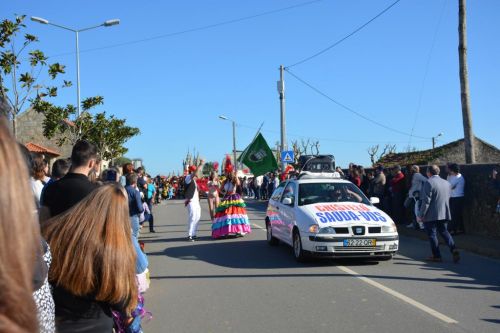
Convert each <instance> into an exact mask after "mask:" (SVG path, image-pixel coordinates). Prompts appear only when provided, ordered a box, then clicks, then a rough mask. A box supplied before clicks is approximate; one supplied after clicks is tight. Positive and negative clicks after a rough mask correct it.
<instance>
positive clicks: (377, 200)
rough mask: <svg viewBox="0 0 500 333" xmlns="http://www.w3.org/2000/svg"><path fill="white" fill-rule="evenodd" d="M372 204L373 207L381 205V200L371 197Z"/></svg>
mask: <svg viewBox="0 0 500 333" xmlns="http://www.w3.org/2000/svg"><path fill="white" fill-rule="evenodd" d="M370 202H371V203H372V205H376V204H378V203H380V199H379V198H378V197H371V198H370Z"/></svg>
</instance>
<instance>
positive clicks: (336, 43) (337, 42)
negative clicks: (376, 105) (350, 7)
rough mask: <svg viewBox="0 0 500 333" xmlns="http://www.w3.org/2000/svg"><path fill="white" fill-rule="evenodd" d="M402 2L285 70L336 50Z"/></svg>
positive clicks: (394, 3) (387, 8)
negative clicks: (335, 48)
mask: <svg viewBox="0 0 500 333" xmlns="http://www.w3.org/2000/svg"><path fill="white" fill-rule="evenodd" d="M400 1H401V0H396V1H395V2H393V3H392V4H391V5H389V6H388V7H386V8H385V9H384V10H383V11H381V12H380V13H378V14H377V15H375V16H374V17H372V18H371V19H370V20H369V21H367V22H366V23H364V24H362V25H361V26H359V27H358V28H356V29H355V30H354V31H353V32H351V33H349V34H348V35H346V36H344V37H343V38H341V39H339V40H338V41H336V42H335V43H333V44H331V45H329V46H327V47H326V48H324V49H322V50H321V51H319V52H316V53H315V54H313V55H311V56H309V57H307V58H304V59H302V60H300V61H297V62H296V63H294V64H292V65H289V66H286V67H285V68H292V67H294V66H297V65H300V64H303V63H305V62H307V61H309V60H311V59H314V58H316V57H317V56H320V55H322V54H323V53H325V52H327V51H329V50H331V49H332V48H334V47H335V46H337V45H339V44H340V43H342V42H343V41H345V40H346V39H348V38H349V37H352V36H354V35H355V34H356V33H358V32H359V31H361V30H362V29H363V28H365V27H366V26H367V25H369V24H370V23H372V22H373V21H375V20H376V19H377V18H379V17H380V16H382V15H383V14H384V13H385V12H387V11H388V10H389V9H391V8H392V7H394V6H395V5H396V4H397V3H398V2H400Z"/></svg>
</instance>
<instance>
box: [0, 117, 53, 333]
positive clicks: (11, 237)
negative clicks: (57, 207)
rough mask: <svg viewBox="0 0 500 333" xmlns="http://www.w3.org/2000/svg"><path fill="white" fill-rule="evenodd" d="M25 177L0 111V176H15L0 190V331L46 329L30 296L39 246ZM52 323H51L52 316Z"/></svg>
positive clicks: (19, 157) (19, 154)
mask: <svg viewBox="0 0 500 333" xmlns="http://www.w3.org/2000/svg"><path fill="white" fill-rule="evenodd" d="M28 177H29V173H28V168H27V166H26V163H24V158H23V156H22V154H21V152H20V150H19V146H18V145H17V144H16V141H15V140H14V138H13V137H12V135H11V134H10V133H9V129H8V126H7V121H6V119H5V118H4V117H2V116H1V115H0V178H2V179H17V180H18V181H6V182H5V184H4V186H3V189H2V191H0V263H1V264H0V285H1V286H2V287H1V288H0V331H1V332H23V333H24V332H26V333H27V332H47V331H49V330H44V326H45V325H44V323H43V322H40V324H39V323H38V321H37V308H36V306H35V301H34V299H33V282H34V278H33V277H34V276H36V274H35V272H36V269H35V267H38V266H39V265H36V264H35V263H36V262H37V263H38V261H37V259H36V257H37V256H36V253H37V252H41V251H42V249H41V247H40V234H39V228H38V223H37V220H36V214H34V211H35V209H36V207H35V202H34V200H33V195H32V192H31V189H30V186H29V181H28ZM38 275H39V274H38ZM45 277H46V273H45ZM49 296H50V293H49ZM52 304H53V303H52ZM52 316H53V313H52ZM40 319H42V318H40ZM44 319H45V320H48V319H49V318H48V317H46V318H44ZM47 326H48V325H47ZM51 326H52V327H54V320H53V318H52V323H51ZM52 331H53V330H52Z"/></svg>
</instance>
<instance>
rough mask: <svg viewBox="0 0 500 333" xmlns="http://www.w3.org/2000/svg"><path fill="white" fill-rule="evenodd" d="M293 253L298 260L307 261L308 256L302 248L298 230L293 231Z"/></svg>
mask: <svg viewBox="0 0 500 333" xmlns="http://www.w3.org/2000/svg"><path fill="white" fill-rule="evenodd" d="M293 255H294V257H295V260H297V261H298V262H305V261H307V259H308V256H307V254H306V252H305V251H304V249H303V248H302V241H301V240H300V233H299V231H298V230H294V231H293Z"/></svg>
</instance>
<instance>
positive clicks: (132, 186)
mask: <svg viewBox="0 0 500 333" xmlns="http://www.w3.org/2000/svg"><path fill="white" fill-rule="evenodd" d="M126 179H127V186H125V190H126V191H127V196H128V211H129V216H130V224H131V227H132V236H134V237H135V239H137V237H139V215H140V214H141V213H142V212H144V208H143V207H142V201H141V194H140V193H139V191H138V190H137V174H135V173H130V174H128V175H127V177H126Z"/></svg>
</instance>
